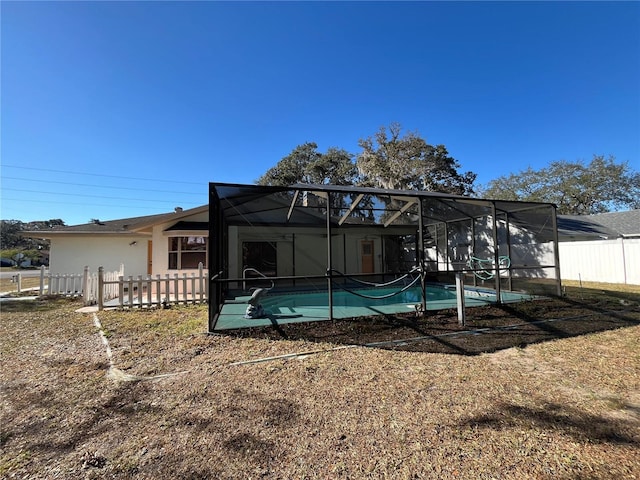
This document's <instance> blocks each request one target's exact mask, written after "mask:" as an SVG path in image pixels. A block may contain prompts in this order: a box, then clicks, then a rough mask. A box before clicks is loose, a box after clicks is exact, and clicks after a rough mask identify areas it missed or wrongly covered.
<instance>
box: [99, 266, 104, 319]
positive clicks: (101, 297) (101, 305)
mask: <svg viewBox="0 0 640 480" xmlns="http://www.w3.org/2000/svg"><path fill="white" fill-rule="evenodd" d="M103 290H104V268H103V267H98V310H103V309H104V291H103Z"/></svg>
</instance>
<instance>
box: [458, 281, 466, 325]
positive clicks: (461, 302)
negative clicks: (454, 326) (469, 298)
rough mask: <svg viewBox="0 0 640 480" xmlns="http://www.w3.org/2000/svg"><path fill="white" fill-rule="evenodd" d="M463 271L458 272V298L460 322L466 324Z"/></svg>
mask: <svg viewBox="0 0 640 480" xmlns="http://www.w3.org/2000/svg"><path fill="white" fill-rule="evenodd" d="M462 275H463V273H462V272H456V300H457V303H458V324H459V325H464V324H465V310H464V277H463V276H462Z"/></svg>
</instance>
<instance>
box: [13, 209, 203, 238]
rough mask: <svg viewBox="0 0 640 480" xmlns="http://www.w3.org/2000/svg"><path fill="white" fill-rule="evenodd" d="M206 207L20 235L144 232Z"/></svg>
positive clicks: (35, 231)
mask: <svg viewBox="0 0 640 480" xmlns="http://www.w3.org/2000/svg"><path fill="white" fill-rule="evenodd" d="M208 209H209V206H208V205H202V206H200V207H196V208H191V209H189V210H176V211H173V212H169V213H159V214H156V215H145V216H142V217H131V218H122V219H119V220H105V221H96V222H91V223H84V224H81V225H69V226H63V227H54V228H52V229H50V230H34V231H25V232H22V235H26V236H34V237H38V238H50V237H53V236H57V235H67V234H112V235H115V234H119V235H127V234H129V235H134V234H141V233H142V234H144V233H147V232H149V227H151V226H153V225H156V224H158V223H167V222H172V221H176V222H179V221H180V219H182V218H185V217H188V216H190V215H194V214H197V213H202V212H206V211H207V210H208Z"/></svg>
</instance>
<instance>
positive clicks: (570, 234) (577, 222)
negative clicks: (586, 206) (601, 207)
mask: <svg viewBox="0 0 640 480" xmlns="http://www.w3.org/2000/svg"><path fill="white" fill-rule="evenodd" d="M590 217H591V216H590V215H558V237H559V239H560V240H604V239H607V238H617V237H619V236H620V235H619V234H618V232H616V231H615V230H612V229H610V228H607V227H605V226H604V225H601V224H600V223H598V222H596V221H595V220H593V219H592V218H590Z"/></svg>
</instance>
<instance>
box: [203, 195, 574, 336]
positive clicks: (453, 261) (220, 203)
mask: <svg viewBox="0 0 640 480" xmlns="http://www.w3.org/2000/svg"><path fill="white" fill-rule="evenodd" d="M294 226H295V227H297V228H314V229H315V231H319V230H318V229H319V228H322V229H323V230H324V233H323V234H321V236H322V237H326V244H325V247H324V249H325V252H324V258H325V259H326V264H325V265H324V268H323V270H324V271H322V272H320V271H318V272H316V273H315V274H313V275H309V274H304V275H297V274H296V269H295V264H296V259H295V249H294V250H293V253H292V256H293V259H292V262H293V265H294V268H293V274H292V275H284V276H283V275H281V276H280V277H278V276H276V277H274V278H273V280H274V281H283V282H285V281H288V282H293V283H294V284H295V282H296V279H300V278H305V279H307V280H309V279H312V280H314V281H317V282H325V283H326V289H327V291H328V292H329V295H328V298H329V318H328V319H332V318H333V313H332V312H333V304H332V302H333V293H332V292H333V289H334V281H335V279H336V278H337V276H338V275H337V274H336V273H335V263H336V261H337V259H336V257H335V256H336V253H338V254H339V253H342V255H343V256H344V257H345V258H346V247H344V248H343V251H342V252H336V251H335V250H336V245H335V238H336V236H337V233H336V232H339V231H342V232H355V231H359V230H358V229H360V230H363V231H364V230H365V229H377V230H378V231H381V230H388V231H393V230H394V229H395V230H396V231H402V232H405V231H407V229H412V231H414V232H415V256H414V257H412V258H413V261H414V262H415V265H413V268H415V269H417V270H418V271H419V272H420V276H421V278H420V283H421V287H422V288H421V291H422V305H423V307H425V306H426V305H425V304H426V293H425V282H426V277H427V273H428V272H431V273H432V274H434V275H438V274H448V273H453V272H456V271H457V272H460V271H462V272H464V273H465V274H466V275H467V276H468V278H469V280H470V281H473V282H474V284H476V283H481V284H482V286H484V287H486V286H487V285H489V288H492V289H493V290H494V291H495V292H496V298H497V299H498V302H499V301H500V298H501V291H502V290H503V289H505V290H512V289H513V288H514V286H516V287H517V286H518V285H520V286H521V289H523V288H522V287H523V286H526V287H528V288H527V290H528V289H529V288H533V289H535V288H537V287H538V286H540V285H544V286H545V287H546V288H547V290H546V293H552V294H555V295H558V296H560V295H561V292H562V287H561V282H560V270H559V269H560V262H559V256H558V231H557V218H556V207H555V205H553V204H550V203H539V202H517V201H505V200H492V199H477V198H470V197H465V196H459V195H449V194H443V193H435V192H424V191H407V190H387V189H375V188H362V187H354V186H337V185H310V184H296V185H291V186H286V187H280V186H258V185H242V184H232V183H210V184H209V253H208V264H209V272H210V278H209V331H210V332H213V331H215V329H216V328H215V327H216V323H217V321H218V318H219V315H220V314H221V312H222V308H223V306H224V304H225V300H227V294H228V290H229V287H230V285H238V284H240V282H243V280H245V279H244V278H243V276H241V275H240V274H239V269H238V267H236V268H233V266H232V264H233V262H234V259H233V258H232V257H233V255H232V254H231V253H230V252H236V256H238V255H239V254H238V253H237V249H238V245H234V242H236V243H237V242H238V240H237V238H235V237H233V236H232V235H230V229H232V228H245V229H246V230H252V231H258V230H260V229H261V228H271V229H274V230H278V231H279V232H286V231H287V229H288V228H292V227H294ZM317 237H318V235H316V238H317ZM332 239H334V240H332ZM461 239H462V240H461ZM543 247H544V248H543ZM405 250H407V248H405ZM479 252H480V253H479ZM314 253H317V257H320V254H321V252H314ZM543 257H544V260H545V261H542V260H541V259H542V258H543ZM505 258H507V259H508V261H509V265H507V266H505V260H504V259H505ZM473 259H475V260H473ZM341 261H342V263H343V264H344V265H346V263H347V262H346V260H341ZM474 262H475V263H474ZM478 262H479V263H478ZM483 262H484V263H483ZM230 266H231V267H232V268H230ZM383 270H384V269H383ZM345 273H347V274H349V275H354V276H364V275H365V273H363V272H362V271H350V272H345ZM400 273H402V272H400ZM376 274H377V275H385V274H389V272H386V271H380V272H377V273H376ZM479 274H482V275H486V277H487V278H486V279H485V278H484V277H482V275H479ZM478 278H479V279H480V280H478ZM547 279H549V280H548V281H546V280H547ZM534 280H539V281H540V282H543V283H536V282H535V281H534ZM545 282H546V283H545ZM550 290H551V291H550ZM423 311H426V309H425V310H423Z"/></svg>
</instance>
